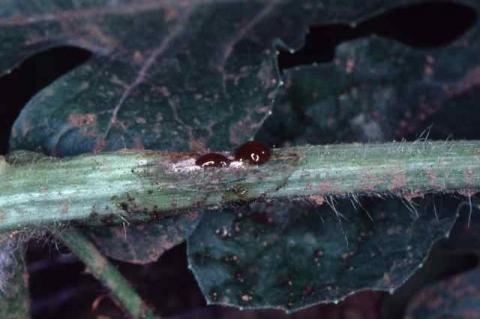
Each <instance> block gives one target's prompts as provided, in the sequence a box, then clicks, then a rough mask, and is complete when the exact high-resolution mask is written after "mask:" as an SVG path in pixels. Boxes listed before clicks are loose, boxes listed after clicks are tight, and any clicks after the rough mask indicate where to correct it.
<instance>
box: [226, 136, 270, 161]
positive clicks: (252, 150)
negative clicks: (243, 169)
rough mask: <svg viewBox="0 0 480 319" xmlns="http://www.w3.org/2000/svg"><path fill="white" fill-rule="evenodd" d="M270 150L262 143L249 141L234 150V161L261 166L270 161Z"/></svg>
mask: <svg viewBox="0 0 480 319" xmlns="http://www.w3.org/2000/svg"><path fill="white" fill-rule="evenodd" d="M271 154H272V153H271V151H270V148H268V146H266V145H263V144H262V143H259V142H255V141H251V142H247V143H245V144H243V145H242V146H240V147H239V148H237V149H236V150H235V160H237V161H243V162H247V163H249V164H253V165H261V164H263V163H265V162H266V161H268V160H269V159H270V155H271Z"/></svg>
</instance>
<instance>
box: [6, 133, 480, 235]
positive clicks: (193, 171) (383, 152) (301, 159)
mask: <svg viewBox="0 0 480 319" xmlns="http://www.w3.org/2000/svg"><path fill="white" fill-rule="evenodd" d="M0 177H1V179H0V230H1V229H6V228H18V227H24V226H28V225H39V224H45V223H59V222H65V221H73V220H75V221H79V222H82V223H83V224H88V225H93V224H112V223H121V222H122V221H125V220H128V221H143V222H147V221H149V220H152V219H155V218H162V217H165V216H168V215H172V214H181V213H182V212H185V211H188V210H193V209H197V208H199V207H219V206H222V205H225V204H229V203H232V202H235V201H242V200H251V199H256V198H265V199H271V198H281V197H287V198H290V197H295V196H308V197H311V198H312V199H314V200H315V201H317V202H319V203H320V202H322V201H323V198H324V197H326V196H348V195H350V194H355V195H375V194H395V195H398V196H403V197H405V198H407V199H410V198H412V197H416V196H423V195H424V194H426V193H432V192H433V193H438V192H442V193H445V192H458V193H460V194H464V195H467V196H470V195H472V194H474V193H475V192H476V191H477V190H478V189H479V188H480V141H453V142H422V143H386V144H366V145H361V144H344V145H326V146H305V147H293V148H283V149H276V150H274V152H273V155H272V158H271V160H270V161H268V162H267V163H266V164H264V165H261V166H250V165H245V164H238V163H235V162H234V163H233V165H230V166H229V167H226V168H212V169H201V168H199V167H198V166H196V165H195V154H191V153H166V152H151V151H121V152H116V153H109V154H98V155H82V156H77V157H71V158H65V159H54V158H49V157H42V156H39V155H38V154H37V153H30V152H20V153H18V152H17V153H13V154H11V155H10V156H9V157H7V158H6V159H3V162H2V158H0Z"/></svg>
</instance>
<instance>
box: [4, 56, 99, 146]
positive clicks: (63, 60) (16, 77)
mask: <svg viewBox="0 0 480 319" xmlns="http://www.w3.org/2000/svg"><path fill="white" fill-rule="evenodd" d="M91 55H92V54H91V52H90V51H87V50H85V49H81V48H77V47H70V46H64V47H57V48H53V49H50V50H47V51H44V52H41V53H38V54H36V55H34V56H32V57H30V58H29V59H27V60H25V61H24V62H23V63H22V64H21V65H20V66H19V67H17V68H15V69H14V70H13V71H12V72H10V73H9V74H7V75H5V76H3V77H1V78H0V138H1V139H0V154H5V153H6V152H7V151H8V140H9V138H10V130H11V128H12V125H13V123H14V122H15V119H16V118H17V116H18V114H19V113H20V111H21V110H22V108H23V106H24V105H25V104H26V103H27V102H28V100H30V98H31V97H32V96H34V95H35V94H36V93H37V92H38V91H40V90H41V89H43V88H44V87H46V86H47V85H49V84H50V83H52V82H53V81H54V80H55V79H57V78H59V77H60V76H62V75H63V74H65V73H67V72H68V71H70V70H72V69H73V68H75V67H76V66H78V65H80V64H82V63H83V62H85V61H86V60H87V59H88V58H90V56H91Z"/></svg>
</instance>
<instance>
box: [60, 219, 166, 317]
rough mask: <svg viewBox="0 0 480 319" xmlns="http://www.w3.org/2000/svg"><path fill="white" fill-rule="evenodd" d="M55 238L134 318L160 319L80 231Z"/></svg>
mask: <svg viewBox="0 0 480 319" xmlns="http://www.w3.org/2000/svg"><path fill="white" fill-rule="evenodd" d="M55 236H56V237H57V238H58V239H60V240H61V241H62V242H63V243H64V244H65V245H66V246H67V247H68V248H69V249H70V250H71V251H72V253H74V254H75V255H76V256H77V257H78V258H80V259H81V260H82V261H83V262H84V263H85V265H86V266H87V268H88V269H89V270H90V272H91V273H92V275H93V276H95V278H97V279H98V280H100V281H101V282H102V283H103V284H104V285H105V286H107V287H108V288H109V289H110V292H111V293H112V294H113V296H114V297H115V298H116V299H117V300H118V301H119V302H120V304H121V305H122V306H123V308H124V310H125V311H126V312H128V314H129V315H130V316H131V317H132V318H135V319H137V318H142V319H153V318H157V319H159V317H155V316H154V315H153V312H152V311H151V310H150V309H149V308H148V307H147V305H145V303H144V302H143V301H142V299H141V298H140V296H138V294H137V293H136V292H135V290H134V289H133V288H132V287H131V286H130V284H129V283H128V282H127V280H126V279H125V278H124V277H123V276H122V274H120V272H119V271H118V270H117V269H116V268H115V266H114V265H113V264H111V263H110V262H109V261H108V259H107V258H105V257H104V256H103V255H102V254H101V253H100V252H99V251H98V249H97V248H96V247H95V246H94V245H93V244H92V242H91V241H90V240H89V239H88V238H87V237H86V236H85V235H84V234H83V233H82V232H81V231H80V230H78V229H74V228H71V229H68V230H63V231H58V232H56V233H55Z"/></svg>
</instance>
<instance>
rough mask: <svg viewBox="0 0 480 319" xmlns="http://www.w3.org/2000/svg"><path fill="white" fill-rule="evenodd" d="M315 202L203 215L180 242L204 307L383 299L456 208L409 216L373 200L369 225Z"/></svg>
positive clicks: (424, 203)
mask: <svg viewBox="0 0 480 319" xmlns="http://www.w3.org/2000/svg"><path fill="white" fill-rule="evenodd" d="M315 200H317V203H308V202H305V203H298V202H297V203H295V202H293V203H292V202H285V203H284V202H274V203H254V204H252V205H248V206H245V207H242V208H233V209H231V210H223V211H221V212H218V213H210V214H205V216H204V217H203V218H202V220H201V222H200V224H199V225H198V226H197V228H196V230H195V231H194V233H193V234H192V236H191V237H190V238H189V239H188V241H187V242H188V256H189V262H190V265H191V267H192V270H193V272H194V274H195V276H196V278H197V281H198V282H199V285H200V288H201V289H202V291H203V293H204V295H205V296H206V297H207V300H208V302H209V303H215V304H217V303H218V304H228V305H235V306H238V307H245V308H264V307H273V308H280V309H285V310H287V311H293V310H297V309H300V308H304V307H307V306H309V305H312V304H316V303H325V302H336V301H338V300H340V299H343V298H344V297H346V296H348V295H349V294H351V293H353V292H355V291H359V290H363V289H373V290H387V291H388V290H393V289H395V288H397V287H398V286H400V285H401V284H402V283H403V282H404V281H405V280H406V279H407V278H408V277H410V276H411V275H412V273H413V272H414V271H415V270H416V269H417V268H418V267H419V265H420V267H421V263H422V261H423V260H424V258H425V256H426V254H427V252H428V250H429V248H430V246H431V245H432V243H433V242H434V241H436V240H438V239H439V238H442V237H444V236H445V235H446V234H447V233H448V231H449V229H450V227H451V226H452V225H453V222H454V221H455V208H456V206H457V205H458V202H456V201H452V200H443V199H442V200H433V199H432V198H426V199H423V200H419V201H418V202H417V203H416V204H415V206H412V207H411V209H412V210H413V209H415V211H412V212H410V213H409V212H408V211H405V209H404V207H403V206H404V205H408V204H407V203H403V202H402V201H400V200H388V201H383V200H377V201H372V202H371V203H370V204H369V205H368V206H366V207H364V209H366V210H368V212H369V213H370V214H371V217H372V220H371V219H370V218H369V217H368V215H367V211H366V210H363V209H361V208H358V211H356V210H352V209H350V207H348V206H347V203H346V202H344V201H343V202H340V203H339V204H334V203H333V202H331V201H332V199H328V202H329V203H330V205H329V204H327V203H324V204H323V205H322V206H318V203H319V202H318V201H319V200H320V199H315ZM352 204H354V205H355V201H354V202H352ZM415 207H416V208H415ZM334 211H336V213H334ZM417 213H418V216H417V215H416V214H417ZM340 214H341V215H342V216H339V215H340Z"/></svg>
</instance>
